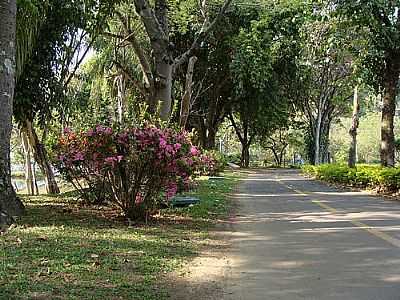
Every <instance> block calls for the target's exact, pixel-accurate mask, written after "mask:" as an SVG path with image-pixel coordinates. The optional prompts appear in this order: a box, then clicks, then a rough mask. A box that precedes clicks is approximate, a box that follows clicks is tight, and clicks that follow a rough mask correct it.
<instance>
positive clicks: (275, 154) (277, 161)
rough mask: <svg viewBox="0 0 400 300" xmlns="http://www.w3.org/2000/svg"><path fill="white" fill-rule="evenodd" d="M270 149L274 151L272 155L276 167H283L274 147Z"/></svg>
mask: <svg viewBox="0 0 400 300" xmlns="http://www.w3.org/2000/svg"><path fill="white" fill-rule="evenodd" d="M270 149H271V151H272V154H273V155H274V160H275V165H277V166H280V165H281V161H280V159H279V155H278V152H276V150H275V148H274V147H271V148H270Z"/></svg>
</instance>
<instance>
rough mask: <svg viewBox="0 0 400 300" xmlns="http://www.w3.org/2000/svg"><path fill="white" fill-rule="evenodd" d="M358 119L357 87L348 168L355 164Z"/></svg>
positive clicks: (350, 132) (358, 100)
mask: <svg viewBox="0 0 400 300" xmlns="http://www.w3.org/2000/svg"><path fill="white" fill-rule="evenodd" d="M359 119H360V99H359V97H358V86H356V87H355V88H354V98H353V116H352V120H351V127H350V130H349V134H350V137H351V142H350V149H349V159H348V166H349V167H350V168H354V167H355V166H356V162H357V130H358V125H359Z"/></svg>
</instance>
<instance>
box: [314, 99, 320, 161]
mask: <svg viewBox="0 0 400 300" xmlns="http://www.w3.org/2000/svg"><path fill="white" fill-rule="evenodd" d="M321 125H322V100H320V101H319V107H318V116H317V120H316V123H315V129H314V130H315V134H314V136H315V146H314V164H315V165H319V164H320V163H321Z"/></svg>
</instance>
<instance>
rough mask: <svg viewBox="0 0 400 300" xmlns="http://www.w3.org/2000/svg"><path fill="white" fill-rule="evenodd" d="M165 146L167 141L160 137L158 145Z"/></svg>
mask: <svg viewBox="0 0 400 300" xmlns="http://www.w3.org/2000/svg"><path fill="white" fill-rule="evenodd" d="M166 146H167V141H166V140H165V139H163V138H162V137H160V147H161V148H165V147H166Z"/></svg>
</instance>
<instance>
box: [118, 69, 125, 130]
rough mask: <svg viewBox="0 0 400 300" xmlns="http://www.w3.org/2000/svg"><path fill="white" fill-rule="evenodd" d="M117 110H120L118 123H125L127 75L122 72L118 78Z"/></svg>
mask: <svg viewBox="0 0 400 300" xmlns="http://www.w3.org/2000/svg"><path fill="white" fill-rule="evenodd" d="M117 89H118V95H117V102H118V104H117V105H118V107H117V112H118V123H119V124H120V125H123V124H124V123H125V120H124V116H125V107H126V82H125V75H124V74H121V75H119V76H118V78H117Z"/></svg>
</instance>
